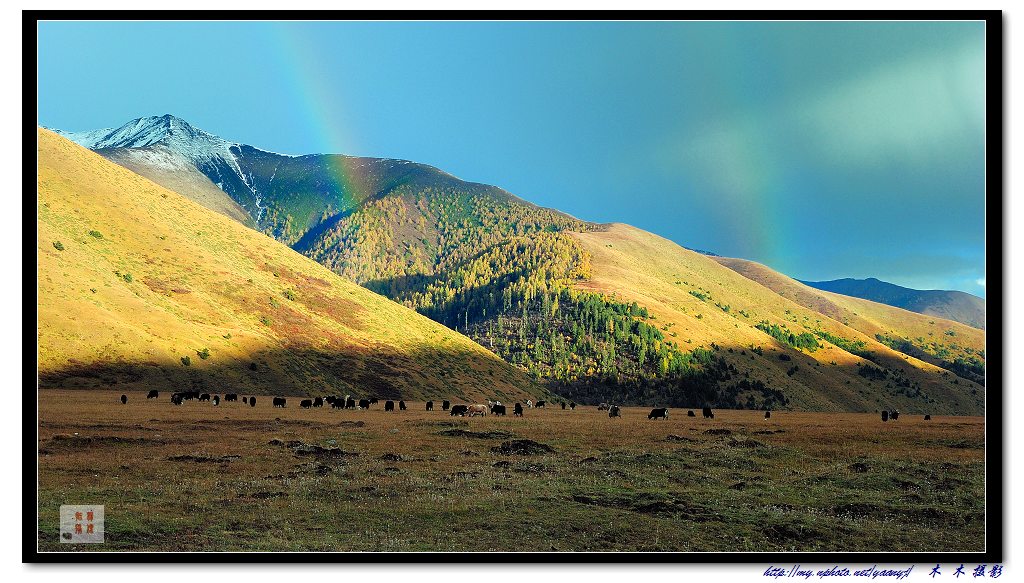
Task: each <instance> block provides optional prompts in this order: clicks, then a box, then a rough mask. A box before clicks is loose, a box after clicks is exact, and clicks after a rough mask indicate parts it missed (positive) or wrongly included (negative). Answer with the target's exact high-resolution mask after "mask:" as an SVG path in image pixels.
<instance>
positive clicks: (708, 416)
mask: <svg viewBox="0 0 1024 583" xmlns="http://www.w3.org/2000/svg"><path fill="white" fill-rule="evenodd" d="M701 413H703V415H704V418H705V419H714V418H715V412H714V411H712V410H711V407H709V406H707V405H704V409H702V410H701Z"/></svg>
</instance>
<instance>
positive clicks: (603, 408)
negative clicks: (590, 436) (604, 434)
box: [597, 403, 611, 411]
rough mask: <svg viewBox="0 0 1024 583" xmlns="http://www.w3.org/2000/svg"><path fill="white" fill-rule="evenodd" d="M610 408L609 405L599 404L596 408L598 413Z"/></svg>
mask: <svg viewBox="0 0 1024 583" xmlns="http://www.w3.org/2000/svg"><path fill="white" fill-rule="evenodd" d="M610 408H611V405H609V404H608V403H601V404H600V405H598V406H597V410H598V411H607V410H608V409H610Z"/></svg>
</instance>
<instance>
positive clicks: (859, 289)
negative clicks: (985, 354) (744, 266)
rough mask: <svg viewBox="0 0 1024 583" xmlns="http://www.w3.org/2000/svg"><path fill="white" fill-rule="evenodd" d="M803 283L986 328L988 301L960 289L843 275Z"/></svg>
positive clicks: (801, 281)
mask: <svg viewBox="0 0 1024 583" xmlns="http://www.w3.org/2000/svg"><path fill="white" fill-rule="evenodd" d="M797 281H800V283H803V284H805V285H808V286H810V287H813V288H817V289H820V290H824V291H829V292H833V293H838V294H842V295H846V296H852V297H856V298H861V299H865V300H870V301H873V302H878V303H882V304H887V305H890V306H895V307H897V308H903V309H905V310H910V311H911V312H917V313H919V314H925V315H929V316H938V317H940V318H945V319H947V320H954V321H956V322H960V323H962V324H967V325H968V326H972V327H974V328H979V329H981V330H984V329H985V300H984V298H980V297H978V296H976V295H974V294H970V293H967V292H964V291H959V290H939V289H929V290H919V289H914V288H909V287H904V286H901V285H897V284H894V283H890V282H887V281H883V280H880V279H878V278H875V277H868V278H864V279H856V278H850V277H847V278H841V279H833V280H828V281H804V280H797Z"/></svg>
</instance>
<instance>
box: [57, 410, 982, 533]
mask: <svg viewBox="0 0 1024 583" xmlns="http://www.w3.org/2000/svg"><path fill="white" fill-rule="evenodd" d="M120 395H121V392H120V391H118V392H112V391H105V390H88V391H84V390H83V391H63V390H41V391H39V448H40V455H39V496H40V505H39V531H38V532H39V548H40V550H43V551H56V550H64V551H66V550H78V551H101V550H108V551H109V550H149V551H157V550H159V551H229V550H272V551H298V550H302V551H488V550H500V551H552V550H557V551H787V550H803V551H829V550H855V551H939V550H947V551H978V550H982V549H983V546H984V536H983V529H984V512H985V508H984V460H983V457H984V419H983V418H981V417H945V416H934V417H933V419H932V420H931V421H924V420H923V419H922V417H921V416H919V415H917V416H913V417H911V416H908V415H904V416H902V417H901V418H900V420H899V421H898V422H890V423H882V422H881V420H880V419H879V418H878V416H876V415H875V414H835V413H791V412H777V413H775V414H774V415H773V417H772V418H771V419H770V420H767V421H766V420H764V419H762V416H763V414H762V413H761V412H757V411H724V410H720V411H716V417H715V419H713V420H705V419H702V418H701V417H700V411H699V410H698V411H697V412H696V413H697V417H695V418H688V417H687V416H686V411H685V410H679V409H673V410H672V411H671V413H670V419H669V420H668V421H649V420H648V419H647V413H648V411H649V409H640V408H626V409H624V410H623V418H621V419H609V418H608V416H607V414H606V413H605V412H601V411H597V410H596V408H594V407H585V408H577V410H575V411H570V410H564V411H563V410H561V409H560V408H548V409H545V410H540V409H528V410H527V411H526V416H525V417H524V418H521V419H520V418H514V417H512V416H511V415H509V416H508V417H495V416H487V417H483V418H479V417H478V418H459V417H454V418H453V417H451V416H449V414H448V413H447V412H442V411H440V410H435V411H433V412H426V411H424V404H423V403H422V402H414V403H409V407H410V408H409V410H408V411H403V412H394V413H385V412H384V411H383V402H381V403H380V404H379V405H375V406H374V408H373V409H371V410H369V411H338V410H330V409H312V410H305V409H300V408H299V406H298V405H299V403H298V399H295V398H289V400H288V406H287V408H285V409H280V408H278V409H275V408H272V406H271V398H270V397H268V396H259V397H258V401H257V403H258V404H257V406H256V407H255V408H251V407H249V406H243V404H242V403H241V402H238V403H222V404H221V405H220V406H218V407H214V406H212V405H211V404H210V403H199V402H195V401H192V402H186V403H185V404H184V405H182V406H180V407H176V406H173V405H171V404H170V402H169V395H168V394H161V396H160V398H159V399H154V400H146V399H145V393H139V392H131V393H128V397H129V401H128V404H127V405H123V406H122V405H121V403H120V402H119V401H118V398H119V396H120ZM240 398H241V397H240ZM509 405H511V404H509ZM439 408H440V407H439V405H438V409H439ZM509 411H510V412H511V406H510V407H509ZM517 440H529V441H524V442H520V441H517ZM503 446H504V447H503ZM545 446H546V447H545ZM547 448H550V451H547ZM83 503H89V504H103V505H105V506H106V544H103V545H81V546H79V547H76V546H73V545H62V544H60V543H59V542H58V508H59V506H60V505H61V504H83Z"/></svg>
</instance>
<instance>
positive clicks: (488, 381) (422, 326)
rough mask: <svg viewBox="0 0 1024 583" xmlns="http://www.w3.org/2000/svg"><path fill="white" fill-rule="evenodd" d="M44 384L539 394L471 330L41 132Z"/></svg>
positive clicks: (41, 364)
mask: <svg viewBox="0 0 1024 583" xmlns="http://www.w3.org/2000/svg"><path fill="white" fill-rule="evenodd" d="M38 139H39V151H38V153H39V178H38V190H39V192H38V197H39V200H38V203H39V204H38V213H39V219H38V236H39V242H38V250H37V259H38V286H39V306H38V309H39V314H38V321H39V325H38V340H39V346H38V358H39V380H40V386H42V387H45V388H79V387H81V388H90V387H107V388H109V387H111V386H114V387H117V388H122V387H124V388H135V389H146V388H157V389H163V390H171V389H187V388H192V387H197V388H207V389H210V390H216V391H229V390H235V391H239V392H245V393H274V394H304V393H312V394H323V393H328V392H332V393H353V394H358V395H377V396H382V397H384V396H398V395H402V396H404V397H406V398H425V397H442V396H451V397H456V398H459V397H462V398H467V399H478V398H482V397H484V396H497V397H505V398H509V399H511V398H512V397H514V396H522V395H524V391H527V390H531V389H533V390H535V389H536V386H535V385H532V384H531V383H530V381H529V380H528V378H527V377H526V375H525V374H524V373H522V372H521V371H519V370H517V369H515V368H513V367H511V366H509V365H507V364H506V363H505V362H503V361H502V360H501V359H499V358H498V357H496V356H495V355H494V354H492V353H490V352H488V351H487V350H484V349H483V348H481V347H480V346H478V345H477V344H475V343H473V342H472V341H470V340H469V339H468V338H466V337H464V336H462V335H460V334H458V333H455V332H453V331H451V330H449V329H447V328H445V327H444V326H441V325H439V324H437V323H435V322H432V321H431V320H429V319H427V318H425V317H423V316H420V315H418V314H416V313H415V312H413V311H412V310H409V309H407V308H404V307H402V306H400V305H398V304H395V303H394V302H392V301H390V300H388V299H386V298H384V297H381V296H378V295H377V294H374V293H372V292H370V291H367V290H366V289H364V288H361V287H359V286H357V285H355V284H353V283H350V282H347V281H344V280H342V279H341V278H339V277H337V276H336V275H335V274H333V273H331V272H330V271H329V270H327V269H326V268H324V267H322V266H320V265H318V264H316V263H315V262H313V261H311V260H309V259H307V258H306V257H303V256H302V255H300V254H298V253H296V252H294V251H292V250H291V249H289V248H288V247H286V246H284V245H283V244H281V243H278V242H277V241H274V240H273V239H270V238H269V237H267V236H265V235H262V234H260V233H257V232H255V231H253V230H251V229H248V228H245V227H243V226H242V225H241V224H239V223H238V222H236V221H234V220H231V219H229V218H227V217H225V216H222V215H220V214H217V213H214V212H211V211H209V210H208V209H206V208H204V207H202V206H200V205H199V204H196V203H195V202H193V201H191V200H188V199H186V198H184V197H182V196H180V195H178V194H176V193H174V192H171V191H169V190H166V189H164V188H162V187H160V186H158V185H156V184H154V183H153V182H150V181H149V180H147V179H145V178H142V177H141V176H139V175H137V174H134V173H132V172H130V171H128V170H126V169H124V168H122V167H120V166H118V165H116V164H113V163H111V162H109V161H107V160H106V159H104V158H103V157H101V156H99V155H97V154H95V153H93V152H90V151H89V150H87V149H85V148H82V147H80V146H78V145H76V144H74V143H72V142H70V141H68V140H66V139H63V138H60V137H58V136H57V135H55V134H53V133H52V132H49V131H46V130H40V131H39V132H38Z"/></svg>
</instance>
